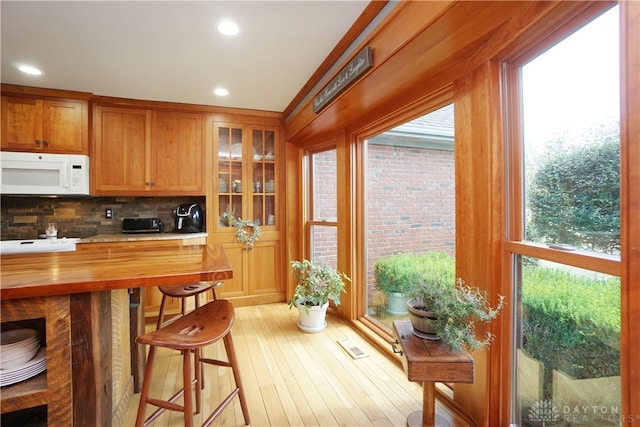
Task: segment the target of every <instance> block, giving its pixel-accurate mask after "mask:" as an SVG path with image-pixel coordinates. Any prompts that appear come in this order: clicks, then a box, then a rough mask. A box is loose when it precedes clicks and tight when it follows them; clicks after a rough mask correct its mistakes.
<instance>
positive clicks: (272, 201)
mask: <svg viewBox="0 0 640 427" xmlns="http://www.w3.org/2000/svg"><path fill="white" fill-rule="evenodd" d="M264 215H265V220H264V221H265V225H276V196H274V195H268V194H265V196H264Z"/></svg>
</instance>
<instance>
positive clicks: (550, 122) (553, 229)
mask: <svg viewBox="0 0 640 427" xmlns="http://www.w3.org/2000/svg"><path fill="white" fill-rule="evenodd" d="M618 22H619V18H618V8H617V7H614V8H612V9H610V10H609V11H607V12H605V13H604V14H602V15H601V16H599V17H597V18H596V19H594V20H593V21H591V22H590V23H588V24H587V25H585V26H584V27H582V28H581V29H579V30H577V31H576V32H575V33H574V34H572V35H570V36H569V37H567V38H566V39H564V40H562V41H561V42H559V43H557V44H556V45H555V46H553V47H551V48H550V49H548V50H547V51H545V52H543V53H541V54H539V56H537V57H535V58H533V59H530V60H529V61H528V62H526V63H524V64H518V65H514V68H513V70H514V71H515V73H512V74H511V75H512V76H514V77H515V81H517V82H519V87H520V90H516V91H514V93H519V94H521V99H520V100H521V104H520V105H521V109H520V117H514V121H513V123H515V124H516V127H518V128H519V129H521V132H520V137H519V138H516V140H514V141H513V142H514V144H513V145H512V150H511V153H512V154H513V157H512V160H513V161H512V162H511V165H512V167H511V176H510V182H512V183H521V184H520V186H519V188H516V189H515V191H512V192H511V194H512V195H513V197H511V199H510V207H511V218H512V224H511V225H512V228H511V229H510V233H511V236H510V240H511V242H512V243H513V244H512V245H510V246H509V245H508V248H510V249H511V252H512V254H513V255H512V260H513V271H514V275H513V277H514V296H515V304H513V308H514V310H515V311H514V318H515V319H516V324H515V335H514V343H515V347H514V352H513V359H514V371H513V378H514V379H515V381H514V387H513V388H512V390H513V394H514V399H513V405H512V407H513V411H512V413H513V422H514V424H517V425H523V426H539V425H572V426H604V425H619V423H620V420H621V417H623V414H622V413H621V388H620V320H621V318H620V313H621V307H620V280H619V278H618V277H616V276H614V275H612V274H611V272H615V271H617V269H616V268H615V264H616V263H618V262H619V253H620V252H619V251H620V139H619V110H620V102H619V94H620V83H619V77H618V76H619V64H620V60H619V49H618V34H619V28H618Z"/></svg>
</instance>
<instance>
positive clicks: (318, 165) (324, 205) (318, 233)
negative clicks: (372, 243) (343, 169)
mask: <svg viewBox="0 0 640 427" xmlns="http://www.w3.org/2000/svg"><path fill="white" fill-rule="evenodd" d="M309 157H310V164H309V167H310V180H309V184H310V188H309V200H310V203H311V206H310V209H309V211H310V218H309V222H308V223H307V227H308V230H307V231H308V234H307V235H308V236H309V248H308V249H309V250H308V253H309V254H310V257H311V260H312V261H313V262H316V263H320V264H327V265H330V266H331V267H333V268H338V251H337V245H338V235H337V230H338V222H337V221H338V204H337V202H338V198H337V160H336V150H335V149H333V150H328V151H322V152H318V153H312V154H310V155H309Z"/></svg>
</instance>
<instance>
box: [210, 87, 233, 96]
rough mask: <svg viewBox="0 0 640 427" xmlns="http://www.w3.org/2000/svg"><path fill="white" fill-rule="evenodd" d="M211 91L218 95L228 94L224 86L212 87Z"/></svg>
mask: <svg viewBox="0 0 640 427" xmlns="http://www.w3.org/2000/svg"><path fill="white" fill-rule="evenodd" d="M213 93H215V94H216V95H218V96H227V95H229V91H228V90H226V89H225V88H222V87H219V88H216V89H214V90H213Z"/></svg>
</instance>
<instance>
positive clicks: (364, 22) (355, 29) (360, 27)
mask: <svg viewBox="0 0 640 427" xmlns="http://www.w3.org/2000/svg"><path fill="white" fill-rule="evenodd" d="M387 3H389V2H388V1H387V0H384V1H371V2H370V3H369V5H367V7H366V8H365V9H364V11H363V12H362V13H361V14H360V16H359V17H358V19H357V20H356V22H354V23H353V25H352V26H351V28H349V31H347V32H346V33H345V35H344V36H343V37H342V39H340V41H339V42H338V44H336V46H335V47H334V48H333V50H332V51H331V52H330V53H329V55H328V56H327V57H326V58H325V60H324V61H322V64H320V66H319V67H318V69H317V70H316V71H315V72H314V73H313V74H312V75H311V77H310V78H309V80H308V81H307V82H306V83H305V84H304V86H302V89H300V91H299V92H298V94H297V95H296V96H295V97H294V98H293V100H291V102H290V103H289V105H288V106H287V108H285V110H284V113H283V114H284V117H287V116H288V115H289V114H291V113H292V112H293V111H294V109H295V108H296V107H297V106H298V104H300V102H302V100H303V99H304V97H305V96H307V94H308V93H309V91H310V90H311V89H312V88H313V87H314V86H315V85H316V84H318V82H319V81H320V80H321V79H322V77H323V76H324V75H325V74H326V73H327V72H328V71H329V70H330V69H331V67H332V66H333V64H334V63H335V62H336V61H337V60H338V59H339V58H340V56H342V54H344V53H345V52H346V51H347V49H349V47H350V46H351V45H352V44H353V43H354V41H355V40H356V39H357V38H358V36H360V34H361V33H362V32H363V31H364V30H365V28H367V26H368V25H369V24H370V23H371V22H372V21H373V20H374V19H375V17H376V16H377V15H378V13H380V11H381V10H382V9H383V8H384V7H385V6H386V5H387Z"/></svg>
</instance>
